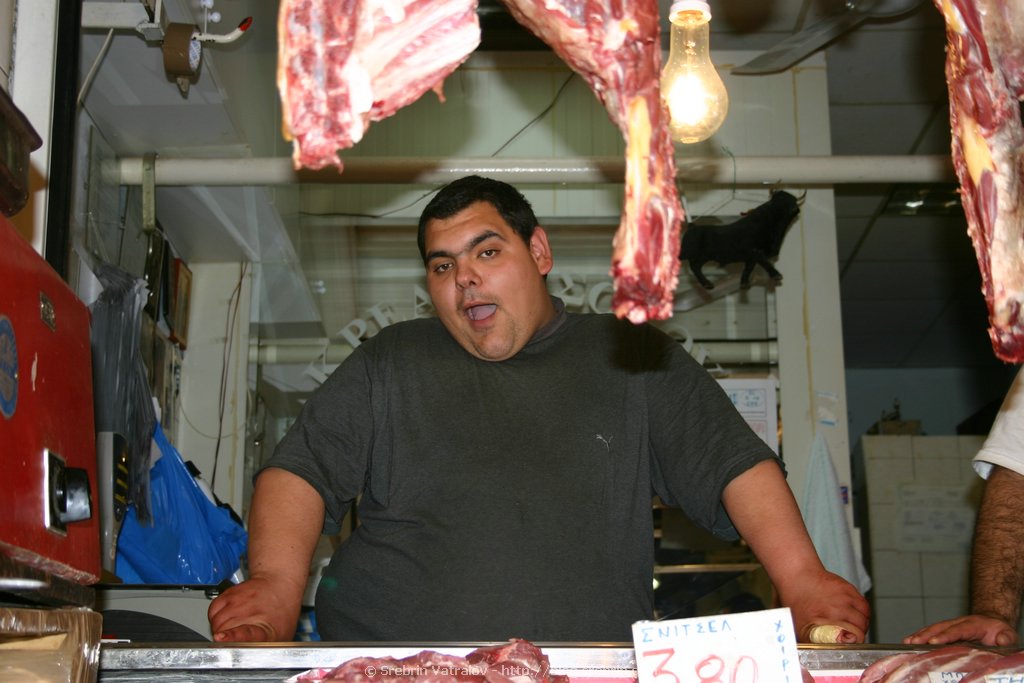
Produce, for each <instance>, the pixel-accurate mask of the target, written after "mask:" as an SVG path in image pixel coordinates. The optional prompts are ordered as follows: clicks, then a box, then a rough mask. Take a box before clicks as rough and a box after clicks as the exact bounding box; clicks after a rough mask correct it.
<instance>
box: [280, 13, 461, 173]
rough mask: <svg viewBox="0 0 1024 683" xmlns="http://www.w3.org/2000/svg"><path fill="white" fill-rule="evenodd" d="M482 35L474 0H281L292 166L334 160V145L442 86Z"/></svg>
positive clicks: (349, 141)
mask: <svg viewBox="0 0 1024 683" xmlns="http://www.w3.org/2000/svg"><path fill="white" fill-rule="evenodd" d="M479 44H480V24H479V21H478V20H477V15H476V0H444V2H437V1H436V0H390V1H389V2H379V1H378V2H374V1H371V0H282V2H281V6H280V9H279V11H278V59H277V87H278V91H279V92H280V94H281V103H282V107H281V109H282V118H283V121H282V125H283V128H284V136H285V138H286V139H289V140H293V141H294V146H293V152H292V159H293V161H294V163H295V168H297V169H298V168H302V167H306V168H313V169H319V168H324V167H325V166H328V165H331V164H333V165H335V166H337V167H338V168H339V169H340V168H341V167H342V162H341V158H340V157H339V156H338V150H339V149H347V148H349V147H351V146H352V145H354V144H355V143H357V142H359V140H361V139H362V137H363V134H364V133H365V131H366V128H367V126H369V125H370V123H371V122H372V121H380V120H381V119H384V118H387V117H389V116H391V115H392V114H394V113H395V112H396V111H398V110H399V109H401V108H402V107H404V106H406V105H409V104H412V103H413V102H415V101H416V100H418V99H419V98H420V96H422V95H423V94H424V93H425V92H427V91H428V90H434V91H435V92H436V93H437V95H438V97H441V98H442V99H443V96H442V92H441V86H442V84H443V83H444V79H445V78H447V77H448V75H449V74H451V73H452V72H453V71H455V69H456V68H458V66H459V65H460V64H462V62H464V61H466V58H467V57H469V55H470V53H472V52H473V50H475V49H476V47H477V45H479Z"/></svg>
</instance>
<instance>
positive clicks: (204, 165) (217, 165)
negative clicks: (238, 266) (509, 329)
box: [104, 155, 956, 187]
mask: <svg viewBox="0 0 1024 683" xmlns="http://www.w3.org/2000/svg"><path fill="white" fill-rule="evenodd" d="M344 163H345V168H344V170H343V171H342V172H340V173H339V172H338V170H337V169H335V168H333V167H331V168H328V169H325V170H321V171H311V170H308V169H303V170H298V171H297V170H295V169H294V168H293V166H292V161H291V159H289V158H285V157H261V158H252V159H202V158H170V157H158V158H157V161H156V183H157V185H160V186H172V185H174V186H185V185H205V186H238V185H291V184H295V183H372V184H410V183H412V184H423V185H440V184H444V183H447V182H449V181H451V180H454V179H456V178H460V177H462V176H464V175H470V174H474V173H476V174H480V175H486V176H489V177H492V178H496V179H498V180H504V181H506V182H512V183H516V184H530V183H536V184H558V185H576V184H585V183H621V182H622V180H623V177H624V174H625V160H624V159H623V158H622V157H575V158H568V159H562V158H558V159H544V158H528V159H527V158H521V159H504V158H503V159H497V158H489V157H482V158H476V157H465V158H451V157H362V158H360V157H352V158H349V159H345V162H344ZM104 173H105V174H107V177H108V180H110V181H111V182H114V183H116V184H119V185H141V184H142V177H143V160H142V158H134V157H133V158H125V159H120V160H118V161H112V162H110V166H108V167H106V168H104ZM676 176H677V178H678V179H679V180H680V181H682V182H684V183H691V184H698V185H717V186H727V187H731V186H738V185H748V186H749V185H765V184H770V185H782V186H805V187H816V186H831V185H845V184H878V183H951V182H955V181H956V177H955V175H954V173H953V163H952V160H951V159H950V157H949V156H948V155H904V156H784V157H739V158H733V157H698V158H684V157H677V158H676Z"/></svg>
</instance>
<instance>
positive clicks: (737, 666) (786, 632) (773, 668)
mask: <svg viewBox="0 0 1024 683" xmlns="http://www.w3.org/2000/svg"><path fill="white" fill-rule="evenodd" d="M633 647H634V650H635V653H636V669H637V677H638V679H639V681H640V683H691V682H692V683H759V682H760V683H800V681H801V673H800V658H799V655H798V653H797V647H796V634H795V632H794V631H793V617H792V615H791V614H790V611H789V608H788V607H783V608H779V609H770V610H760V611H757V612H742V613H737V614H721V615H713V616H708V617H692V618H689V619H672V620H667V621H638V622H636V623H635V624H633Z"/></svg>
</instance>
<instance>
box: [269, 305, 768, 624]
mask: <svg viewBox="0 0 1024 683" xmlns="http://www.w3.org/2000/svg"><path fill="white" fill-rule="evenodd" d="M557 303H558V305H559V315H558V317H557V318H556V319H555V320H554V321H553V322H552V323H551V324H549V325H548V326H546V327H545V328H544V329H542V330H540V331H539V332H538V334H537V335H536V336H535V337H534V338H533V339H532V340H531V341H530V343H529V344H527V346H526V347H524V348H523V349H522V350H521V351H520V352H519V353H518V354H517V355H515V356H514V357H512V358H510V359H508V360H505V361H501V362H489V361H483V360H479V359H477V358H475V357H473V356H471V355H470V354H469V353H467V352H466V351H465V350H464V349H462V348H461V347H460V346H459V345H458V344H457V343H456V342H455V341H454V340H453V339H452V337H451V336H450V335H449V334H448V332H447V331H446V330H445V329H444V327H443V326H442V324H441V322H440V321H439V320H437V319H423V320H412V321H407V322H403V323H398V324H395V325H391V326H389V327H387V328H385V329H384V330H382V331H381V332H380V333H378V334H377V335H376V336H374V337H373V338H372V339H370V340H369V341H367V342H366V343H364V344H362V345H360V346H359V347H358V348H357V349H356V350H355V351H354V352H353V353H352V355H351V356H350V357H349V358H348V359H346V360H345V362H344V363H342V365H341V366H339V368H338V369H337V370H336V371H335V372H334V373H333V374H332V375H331V377H330V378H329V379H328V380H327V381H326V382H325V383H324V385H323V386H322V387H321V388H320V389H319V390H318V391H317V392H316V394H315V395H314V396H313V397H312V398H311V399H310V400H309V401H308V402H307V404H306V405H305V406H304V408H303V411H302V414H301V415H300V417H299V419H298V421H297V422H296V423H295V425H294V426H293V427H292V429H291V430H289V432H288V434H287V435H286V436H285V438H284V439H283V440H282V441H281V443H280V445H279V446H278V448H277V450H276V452H275V455H274V457H273V459H272V460H271V461H270V462H269V463H268V465H267V466H269V467H280V468H283V469H286V470H289V471H291V472H293V473H295V474H297V475H299V476H301V477H303V478H304V479H305V480H306V481H308V482H309V483H310V484H311V485H312V486H313V487H314V488H315V489H316V490H317V491H318V492H319V493H320V495H321V496H322V497H323V499H324V502H325V504H326V509H327V524H328V528H330V526H331V525H332V524H336V523H338V522H340V521H341V519H342V518H343V517H344V515H345V513H346V511H347V509H348V506H349V505H350V503H351V501H352V500H353V499H354V498H355V497H356V496H357V495H358V494H360V493H362V494H363V496H362V498H361V500H360V505H359V509H358V514H359V521H360V525H359V527H358V529H357V530H356V532H355V533H354V534H353V535H352V536H351V537H350V538H348V539H347V540H346V541H345V543H344V544H342V546H341V547H340V548H339V549H338V550H337V552H336V553H335V554H334V557H333V558H332V561H331V564H330V566H329V567H328V568H327V569H326V570H325V572H324V577H323V579H322V581H321V583H320V587H319V590H318V592H317V598H316V612H317V621H318V626H319V629H320V634H321V637H322V638H323V639H324V640H348V641H355V640H362V641H378V640H383V641H406V642H419V643H423V642H456V641H461V642H480V641H504V640H507V639H508V638H513V637H517V638H527V639H530V640H534V641H547V642H552V641H629V640H631V635H630V625H631V624H632V623H633V622H634V621H637V620H641V619H650V618H651V617H652V613H653V588H652V577H653V564H654V545H653V543H654V542H653V536H654V534H653V527H652V512H651V501H652V495H653V494H657V495H659V496H660V497H661V499H662V500H663V501H664V502H665V503H667V504H669V505H675V506H678V507H681V508H682V509H683V510H684V511H685V512H686V513H687V514H688V515H689V516H690V517H691V518H692V519H693V520H694V521H695V522H696V523H698V524H700V525H701V526H703V527H705V528H707V529H709V530H711V531H713V532H715V533H717V534H718V535H720V536H723V537H726V538H729V537H732V538H735V530H734V529H733V527H732V525H731V523H730V521H729V519H728V517H727V516H726V514H725V512H724V509H723V508H722V507H721V503H720V498H721V493H722V490H723V489H724V488H725V486H726V484H728V483H729V481H730V480H732V479H733V478H734V477H736V476H737V475H739V474H740V473H742V472H744V471H745V470H747V469H748V468H750V467H751V466H753V465H754V464H756V463H758V462H760V461H762V460H765V459H776V460H777V458H776V456H775V454H774V453H773V452H772V451H771V450H770V449H769V448H768V447H767V446H766V445H765V444H764V442H763V441H761V439H760V438H758V437H757V436H756V435H755V434H754V433H753V432H752V431H751V430H750V429H749V428H748V427H747V425H746V423H745V422H744V421H743V420H742V418H741V417H740V416H739V414H738V413H737V412H736V410H735V409H734V408H733V406H732V404H731V402H730V401H729V399H728V397H727V396H726V395H725V393H724V392H723V391H722V389H721V388H720V387H719V386H718V384H717V383H716V382H715V381H714V380H713V379H712V378H711V377H710V376H709V375H708V374H707V373H706V371H705V370H704V369H703V368H702V367H701V366H700V365H698V364H697V362H696V361H694V360H693V359H692V358H691V357H690V356H689V354H687V353H686V352H685V351H684V350H683V349H682V348H681V346H680V345H679V344H678V343H677V342H675V341H673V340H672V339H670V338H669V337H668V336H667V335H665V334H664V333H662V332H661V331H659V330H657V329H656V328H654V327H651V326H649V325H642V326H634V325H632V324H630V323H628V322H624V321H620V320H618V319H616V318H615V317H614V316H611V315H579V314H566V313H565V312H564V311H563V310H561V302H557ZM780 465H781V461H780Z"/></svg>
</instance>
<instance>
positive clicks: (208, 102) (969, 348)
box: [80, 0, 999, 368]
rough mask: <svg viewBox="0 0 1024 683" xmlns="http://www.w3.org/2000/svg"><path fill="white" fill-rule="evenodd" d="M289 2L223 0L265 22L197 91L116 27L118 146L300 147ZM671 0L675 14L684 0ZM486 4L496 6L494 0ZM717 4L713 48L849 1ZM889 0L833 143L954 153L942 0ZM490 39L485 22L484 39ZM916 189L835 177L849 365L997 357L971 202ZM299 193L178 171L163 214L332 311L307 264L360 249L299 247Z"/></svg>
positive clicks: (87, 36)
mask: <svg viewBox="0 0 1024 683" xmlns="http://www.w3.org/2000/svg"><path fill="white" fill-rule="evenodd" d="M86 4H89V2H88V0H87V2H86ZM276 4H277V3H276V2H273V1H272V0H216V2H215V8H214V9H215V10H216V11H219V12H220V13H221V14H222V15H223V20H222V22H221V23H220V24H218V25H210V26H209V27H208V28H209V30H210V31H211V32H218V33H223V32H227V31H228V30H230V29H231V28H233V27H234V25H235V24H237V23H238V22H239V21H240V20H241V19H242V18H243V17H245V16H250V15H251V16H253V17H254V23H253V27H252V29H250V31H249V32H248V33H247V34H246V35H245V36H244V37H243V38H242V39H240V40H239V41H237V42H235V43H232V44H230V45H218V46H215V47H212V48H208V49H207V50H206V53H205V56H204V64H203V67H202V72H201V74H200V77H199V79H198V81H197V82H196V83H195V84H194V85H192V86H191V88H190V92H189V96H188V97H187V98H183V97H182V96H181V94H180V93H179V92H178V88H177V87H176V85H175V84H174V83H173V82H171V81H169V80H168V79H167V78H166V76H165V75H164V73H163V69H162V63H161V59H160V52H159V50H158V49H155V48H153V47H147V46H146V44H145V43H144V42H143V41H142V40H141V38H139V37H138V35H136V34H135V33H134V32H132V31H125V32H117V33H116V34H115V35H114V38H113V40H112V43H111V46H110V50H109V53H108V54H107V55H106V56H105V57H104V59H103V60H102V62H100V66H99V69H98V71H97V77H96V79H95V80H94V81H93V83H92V85H91V87H90V89H89V91H88V93H87V97H86V99H85V108H86V110H87V111H88V113H89V114H90V116H91V117H92V118H93V119H94V121H95V122H96V123H97V126H98V127H99V129H100V130H102V131H103V134H104V137H105V138H106V140H107V142H108V143H109V145H110V147H111V148H112V149H111V153H113V154H116V155H118V156H127V157H137V156H141V155H142V154H144V153H146V152H151V151H156V152H158V153H159V154H160V155H161V156H163V157H170V156H176V155H178V156H217V157H234V156H237V157H247V156H272V155H277V156H287V155H288V154H290V145H289V144H287V143H285V142H284V141H283V140H282V139H281V136H280V128H279V123H278V122H279V112H278V109H277V96H276V90H275V87H276V86H275V82H274V78H275V72H274V70H275V68H276V61H275V60H276V36H275V31H276ZM661 4H662V10H663V16H664V15H665V14H667V12H666V10H667V6H668V4H669V2H668V1H667V0H661ZM164 5H165V9H166V10H167V12H168V15H169V17H170V19H171V20H172V21H186V20H187V21H191V22H196V23H198V24H200V25H202V24H203V20H204V19H203V11H202V9H200V7H199V0H165V2H164ZM482 6H483V7H485V8H488V9H489V10H492V9H493V8H494V3H493V2H489V3H484V4H483V5H482ZM711 6H712V11H713V12H714V13H715V19H714V21H713V27H714V28H713V36H712V48H713V49H736V50H763V49H767V48H769V47H771V46H773V45H775V44H776V43H778V42H779V41H780V40H782V39H784V38H786V37H787V36H789V35H791V34H792V33H794V32H795V31H798V30H800V29H801V28H804V27H807V26H809V25H811V24H813V23H814V22H815V21H817V20H819V19H821V18H822V17H827V16H831V15H835V14H837V13H842V12H845V11H846V9H845V5H844V4H843V3H842V2H832V1H831V0H821V1H819V0H775V1H774V2H773V1H771V0H712V1H711ZM876 6H877V7H879V8H880V10H892V9H894V8H897V9H902V8H906V7H909V6H914V7H916V9H914V10H913V11H911V12H909V13H907V14H905V15H902V16H900V17H899V18H896V19H888V20H885V21H869V22H866V23H864V24H862V25H861V26H860V27H858V28H856V29H855V30H853V31H852V32H850V33H848V34H846V35H845V36H843V37H842V38H840V39H839V40H837V41H836V42H834V43H832V44H831V45H830V46H829V47H828V48H827V51H826V60H827V64H828V69H829V98H830V103H831V104H830V119H831V121H830V126H831V131H832V149H833V153H834V154H836V155H861V154H870V155H874V154H893V155H905V154H929V155H930V154H943V155H945V154H948V153H949V132H948V130H949V126H948V111H947V99H946V90H945V80H944V75H943V61H944V45H945V37H944V28H943V24H942V20H941V17H940V15H939V13H938V11H937V10H936V9H935V8H934V7H933V6H932V5H931V3H930V2H914V1H913V0H901V1H898V0H890V1H889V2H884V1H883V2H879V3H877V4H876ZM485 27H486V24H485ZM503 30H504V29H503ZM105 36H106V32H105V31H102V30H89V31H85V32H84V33H83V40H82V60H81V64H80V68H81V72H82V73H83V75H84V74H85V73H86V72H87V71H88V70H89V68H90V67H91V66H92V65H93V63H94V61H95V59H96V57H97V55H98V54H99V53H100V50H101V45H102V44H103V40H104V38H105ZM491 39H492V40H505V41H507V40H511V41H513V42H514V41H516V40H521V39H522V37H521V36H517V35H516V34H515V31H512V32H511V33H510V34H509V35H505V33H503V32H495V33H494V34H492V36H491ZM488 40H489V36H488V34H487V31H486V28H485V35H484V41H485V42H484V46H486V45H488ZM750 77H751V78H753V77H754V76H750ZM915 189H917V188H909V187H906V186H861V185H858V186H854V185H846V186H839V187H837V188H836V215H837V227H838V231H839V232H838V244H839V266H840V274H841V291H842V318H843V329H844V333H843V337H844V353H845V359H846V364H847V367H851V368H899V367H904V368H920V367H980V366H991V365H998V364H999V361H997V360H996V359H995V357H994V356H993V354H992V351H991V347H990V346H989V342H988V336H987V333H986V320H985V318H986V314H985V306H984V301H983V299H982V296H981V294H980V279H979V276H978V269H977V265H976V262H975V260H974V254H973V250H972V248H971V244H970V241H969V239H968V237H967V233H966V225H965V223H964V221H963V218H962V216H958V215H955V214H954V215H950V216H932V217H928V216H922V215H918V216H899V215H892V214H889V213H886V212H885V208H886V206H887V204H889V200H890V199H891V198H892V196H893V193H894V192H896V191H912V190H915ZM947 189H948V188H947ZM294 203H295V200H294V199H293V198H290V197H289V196H288V192H287V190H284V189H266V188H230V187H229V188H223V187H222V188H181V187H177V188H161V189H159V191H158V194H157V209H158V215H159V217H160V220H161V221H162V222H163V223H164V224H166V225H174V226H176V227H175V230H176V233H175V240H174V241H175V246H176V247H177V248H178V249H179V250H181V251H182V252H183V253H182V255H183V256H184V257H185V258H186V259H190V260H197V261H219V260H226V259H236V258H247V259H253V260H257V261H260V262H261V263H263V264H264V273H265V278H264V282H263V285H262V288H263V291H264V303H263V313H262V315H261V319H262V320H264V321H265V322H267V323H268V324H272V325H273V324H283V325H287V324H288V323H294V324H295V325H296V326H299V327H301V326H303V325H306V324H308V323H310V322H311V321H313V322H314V323H315V321H316V319H317V315H318V314H317V311H316V307H315V305H314V304H313V298H312V297H311V296H310V294H309V285H308V283H307V281H306V280H307V279H312V280H317V279H319V278H320V277H321V275H319V274H318V275H309V276H308V277H307V274H308V273H309V272H311V271H312V269H314V268H315V269H316V270H317V273H322V272H323V271H324V270H325V268H326V269H329V265H325V260H326V255H327V254H330V253H335V252H336V253H340V254H347V253H349V252H348V251H347V247H345V245H318V248H317V249H316V250H315V252H316V253H315V256H316V258H309V259H307V257H306V256H303V257H301V258H300V256H299V255H297V251H296V246H295V242H296V241H297V240H298V239H300V237H301V236H300V235H299V234H297V231H296V230H295V229H294V228H293V227H291V225H292V223H291V222H290V216H289V215H288V212H289V210H288V207H289V206H293V205H294ZM281 214H284V215H281ZM210 225H220V226H222V228H223V229H221V230H211V229H210V228H209V226H210ZM198 226H203V227H202V228H201V229H200V228H198ZM307 261H308V268H307V271H306V273H304V271H303V267H304V266H306V265H307ZM339 268H341V266H339ZM274 291H289V292H298V294H292V295H290V296H289V297H288V299H287V300H285V301H281V300H280V299H275V298H274V297H272V296H270V293H271V292H274ZM314 326H315V325H314ZM305 336H309V335H308V334H307V335H305Z"/></svg>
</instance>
